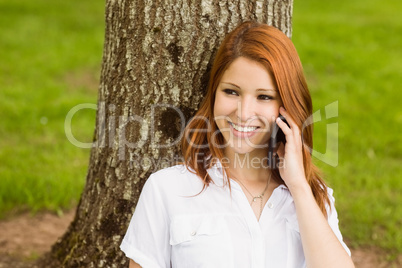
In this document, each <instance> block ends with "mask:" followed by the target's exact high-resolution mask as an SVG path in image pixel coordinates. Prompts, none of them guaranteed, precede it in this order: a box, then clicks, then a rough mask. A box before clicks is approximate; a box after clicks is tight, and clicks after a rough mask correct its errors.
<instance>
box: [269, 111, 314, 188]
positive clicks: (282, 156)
mask: <svg viewBox="0 0 402 268" xmlns="http://www.w3.org/2000/svg"><path fill="white" fill-rule="evenodd" d="M279 113H280V114H281V115H283V116H284V117H285V119H286V121H287V122H288V124H289V126H290V127H289V126H287V125H286V123H285V122H283V121H282V120H281V119H280V118H277V119H276V123H277V124H278V126H279V127H280V128H281V129H282V131H283V133H284V134H285V137H286V145H284V144H283V143H281V144H280V145H279V147H278V150H277V154H278V156H279V160H280V162H279V173H280V175H281V177H282V179H283V180H284V182H285V183H286V186H287V187H288V189H289V190H290V191H291V192H292V190H294V189H298V188H300V187H306V186H308V184H307V180H306V176H305V173H304V166H303V152H302V148H303V143H302V138H301V131H300V129H299V127H298V126H297V124H296V123H295V121H294V120H293V118H292V117H291V116H290V115H289V114H288V113H287V112H286V110H285V109H284V108H283V107H280V109H279Z"/></svg>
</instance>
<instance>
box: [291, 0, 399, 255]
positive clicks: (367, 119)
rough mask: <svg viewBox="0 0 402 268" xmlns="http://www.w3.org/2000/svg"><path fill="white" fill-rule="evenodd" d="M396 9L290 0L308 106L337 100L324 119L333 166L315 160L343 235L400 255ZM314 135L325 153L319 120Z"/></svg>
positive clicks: (385, 4)
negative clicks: (331, 129) (335, 139)
mask: <svg viewBox="0 0 402 268" xmlns="http://www.w3.org/2000/svg"><path fill="white" fill-rule="evenodd" d="M400 10H402V2H401V1H398V0H394V1H379V0H367V1H347V0H342V1H333V2H328V1H320V0H315V1H314V0H308V1H295V3H294V12H293V38H292V39H293V42H294V43H295V46H296V48H297V49H298V51H299V54H300V57H301V60H302V62H303V64H304V69H305V73H306V76H307V80H308V82H309V86H310V90H311V93H312V97H313V101H314V109H315V110H320V109H321V110H323V109H324V108H325V106H326V105H328V104H330V103H332V102H334V101H338V108H339V116H338V118H336V119H331V120H328V121H327V122H328V123H334V122H337V123H338V126H339V150H338V153H339V154H338V161H339V163H338V165H337V166H336V167H333V166H331V165H328V164H326V163H324V162H322V161H320V160H316V163H317V164H318V165H319V166H320V167H321V168H322V170H323V171H324V174H325V175H326V179H327V181H328V182H329V184H330V186H332V187H333V188H334V189H335V197H336V199H337V202H336V204H337V210H338V212H339V214H340V215H339V217H340V225H341V230H342V232H343V235H344V236H345V238H346V239H347V240H348V241H349V244H350V245H351V246H353V247H358V246H366V245H375V246H379V247H382V248H384V249H386V250H388V251H389V252H390V253H391V254H395V253H402V231H401V230H402V218H401V215H402V207H401V206H400V204H401V203H402V195H401V191H402V180H401V178H402V167H401V166H402V143H401V142H400V135H399V131H400V129H401V123H402V109H401V108H400V106H399V105H400V100H401V99H402V92H401V91H400V90H399V82H397V81H400V77H401V74H400V72H401V70H402V50H401V48H400V46H401V44H402V36H401V35H400V33H401V32H402V17H401V16H400V12H399V11H400ZM322 115H323V113H322ZM315 134H316V136H315V140H314V142H315V145H316V148H317V149H316V150H317V151H320V152H325V148H326V142H327V140H326V121H325V120H323V121H322V122H319V123H317V124H316V126H315ZM330 153H332V154H334V153H336V151H333V152H330Z"/></svg>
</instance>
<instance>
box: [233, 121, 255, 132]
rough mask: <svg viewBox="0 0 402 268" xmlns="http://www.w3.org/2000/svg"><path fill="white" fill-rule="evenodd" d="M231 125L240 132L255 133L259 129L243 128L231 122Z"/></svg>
mask: <svg viewBox="0 0 402 268" xmlns="http://www.w3.org/2000/svg"><path fill="white" fill-rule="evenodd" d="M229 123H230V124H231V125H232V126H233V128H234V129H236V130H237V131H240V132H251V131H254V130H256V129H257V127H241V126H238V125H236V124H235V123H233V122H229Z"/></svg>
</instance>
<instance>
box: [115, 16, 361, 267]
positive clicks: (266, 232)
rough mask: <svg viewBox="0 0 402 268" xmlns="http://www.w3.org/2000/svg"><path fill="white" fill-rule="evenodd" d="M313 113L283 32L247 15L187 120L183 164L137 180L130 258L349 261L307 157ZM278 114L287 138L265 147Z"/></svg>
mask: <svg viewBox="0 0 402 268" xmlns="http://www.w3.org/2000/svg"><path fill="white" fill-rule="evenodd" d="M311 114H312V103H311V98H310V94H309V91H308V88H307V85H306V81H305V78H304V75H303V71H302V66H301V63H300V59H299V57H298V55H297V52H296V50H295V48H294V46H293V44H292V42H291V41H290V39H289V38H288V37H287V36H286V35H284V34H283V33H282V32H281V31H279V30H277V29H275V28H274V27H271V26H268V25H264V24H259V23H255V22H246V23H243V24H241V25H240V26H238V27H237V28H236V29H235V30H234V31H232V32H231V33H230V34H229V35H228V36H227V37H226V38H225V40H224V41H223V43H222V45H221V46H220V48H219V50H218V52H217V55H216V58H215V61H214V64H213V67H212V70H211V75H210V82H209V86H208V92H207V96H206V98H205V100H204V102H203V103H202V105H201V107H200V109H199V111H198V112H197V114H196V116H195V117H194V118H193V120H192V121H190V123H189V124H188V125H187V128H186V132H185V134H184V137H183V142H182V145H183V146H182V148H183V156H184V159H185V163H184V164H183V165H177V166H174V167H171V168H167V169H163V170H160V171H158V172H156V173H154V174H152V175H151V176H150V178H149V179H148V180H147V182H146V184H145V186H144V188H143V190H142V193H141V196H140V199H139V201H138V204H137V207H136V209H135V213H134V215H133V218H132V220H131V223H130V226H129V228H128V231H127V233H126V235H125V237H124V240H123V242H122V244H121V249H122V250H123V251H124V252H125V253H126V255H127V257H129V258H130V267H146V268H147V267H220V268H221V267H256V268H259V267H279V268H283V267H289V268H297V267H306V266H307V267H309V268H313V267H326V268H329V267H342V268H344V267H354V265H353V263H352V261H351V258H350V256H349V255H350V251H349V249H348V248H347V246H346V245H345V244H344V243H343V241H342V235H341V233H340V231H339V228H338V219H337V213H336V210H335V207H334V198H333V196H332V190H331V189H330V188H328V187H327V186H326V185H325V183H324V181H323V180H322V179H321V178H320V177H319V175H318V170H317V168H316V167H315V166H314V165H313V163H312V159H311V155H310V152H311V148H312V141H313V136H312V126H311V125H308V126H305V127H303V123H304V122H305V121H306V120H307V118H308V117H309V116H310V115H311ZM279 115H282V116H283V117H284V118H285V119H286V121H287V124H286V123H285V122H284V121H283V120H281V119H280V118H279V117H278V116H279ZM275 123H276V124H277V126H279V128H280V129H281V130H282V131H283V133H284V135H285V138H286V142H285V143H280V145H278V146H277V148H275V156H274V157H273V158H269V157H268V151H269V146H268V144H269V141H270V137H271V134H272V131H273V126H274V124H275ZM273 160H276V162H277V164H276V165H273V164H272V163H274V161H273Z"/></svg>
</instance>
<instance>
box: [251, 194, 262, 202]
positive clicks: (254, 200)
mask: <svg viewBox="0 0 402 268" xmlns="http://www.w3.org/2000/svg"><path fill="white" fill-rule="evenodd" d="M261 197H262V196H261V195H259V196H256V197H253V202H256V201H257V199H258V198H261Z"/></svg>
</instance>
